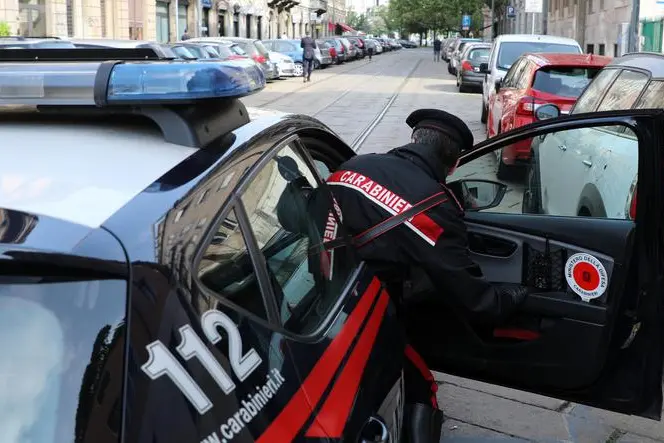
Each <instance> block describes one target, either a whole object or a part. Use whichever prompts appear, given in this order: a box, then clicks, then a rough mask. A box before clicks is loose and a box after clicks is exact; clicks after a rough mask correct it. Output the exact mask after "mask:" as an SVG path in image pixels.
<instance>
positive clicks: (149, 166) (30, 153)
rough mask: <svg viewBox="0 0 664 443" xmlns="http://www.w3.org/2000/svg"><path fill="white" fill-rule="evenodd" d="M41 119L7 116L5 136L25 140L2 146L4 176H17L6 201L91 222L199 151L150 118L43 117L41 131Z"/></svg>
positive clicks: (0, 198)
mask: <svg viewBox="0 0 664 443" xmlns="http://www.w3.org/2000/svg"><path fill="white" fill-rule="evenodd" d="M35 126H36V124H35V123H34V122H31V123H26V122H16V121H5V122H2V123H0V133H2V137H3V139H4V140H5V141H6V143H9V144H11V145H13V146H21V149H7V150H5V152H3V156H2V162H0V177H3V178H5V179H10V178H11V181H12V182H11V183H5V184H4V185H3V186H2V187H0V207H3V208H8V209H13V210H18V211H24V212H28V213H33V214H39V215H44V216H48V217H54V218H58V219H60V220H64V221H68V222H72V223H76V224H79V225H83V226H87V227H91V228H97V227H99V226H100V225H101V224H102V223H103V222H104V221H106V220H107V219H108V218H109V217H111V216H112V215H113V214H114V213H116V212H117V211H118V210H119V209H120V208H122V207H123V206H124V205H125V204H126V203H127V202H128V201H130V200H131V199H133V198H134V197H135V196H136V195H138V194H139V193H141V192H142V191H143V190H144V189H145V188H147V187H148V186H149V185H151V184H152V183H153V182H154V181H156V180H157V179H158V178H159V177H161V176H162V175H164V174H165V173H166V172H168V171H169V170H171V169H172V168H173V167H175V166H176V165H178V164H179V163H181V162H182V161H183V160H185V159H186V158H188V157H189V156H191V155H192V154H194V153H195V152H197V151H198V149H196V148H192V147H187V146H181V145H176V144H171V143H166V142H164V138H163V136H162V135H161V133H160V132H159V131H158V130H157V129H156V128H154V127H150V126H145V125H141V126H135V127H134V126H131V127H129V128H126V129H124V130H123V129H122V128H121V127H118V125H105V124H99V123H90V122H88V123H86V122H85V121H77V122H76V123H70V124H63V123H62V122H48V121H45V122H44V121H42V122H40V123H39V124H38V127H39V130H38V131H35V130H34V128H35ZM73 134H75V136H74V135H73ZM74 137H75V140H76V142H75V143H72V139H73V138H74ZM137 147H140V149H137ZM26 158H29V159H30V161H26Z"/></svg>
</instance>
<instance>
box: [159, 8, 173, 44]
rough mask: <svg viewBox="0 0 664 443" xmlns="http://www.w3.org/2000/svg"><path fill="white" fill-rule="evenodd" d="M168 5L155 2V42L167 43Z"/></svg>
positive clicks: (168, 37) (168, 35)
mask: <svg viewBox="0 0 664 443" xmlns="http://www.w3.org/2000/svg"><path fill="white" fill-rule="evenodd" d="M169 21H170V14H169V4H168V3H166V2H159V1H158V2H157V23H156V25H157V41H158V42H160V43H167V42H168V41H169V40H170V26H169V25H170V23H169Z"/></svg>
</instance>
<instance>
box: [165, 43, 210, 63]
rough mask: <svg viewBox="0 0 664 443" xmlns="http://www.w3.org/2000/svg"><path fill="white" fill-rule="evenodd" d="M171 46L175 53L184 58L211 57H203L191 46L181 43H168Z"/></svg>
mask: <svg viewBox="0 0 664 443" xmlns="http://www.w3.org/2000/svg"><path fill="white" fill-rule="evenodd" d="M167 46H168V47H169V48H171V49H172V50H173V52H175V55H177V56H178V58H180V59H182V60H198V59H201V58H205V59H207V58H209V57H201V56H200V55H199V54H198V53H197V52H195V50H193V49H192V48H191V47H190V46H189V47H188V46H185V45H182V44H179V43H173V44H168V45H167Z"/></svg>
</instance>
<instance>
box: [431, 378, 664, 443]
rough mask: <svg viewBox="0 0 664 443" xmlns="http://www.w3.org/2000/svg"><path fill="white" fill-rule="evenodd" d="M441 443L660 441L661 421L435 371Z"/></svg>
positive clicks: (662, 439)
mask: <svg viewBox="0 0 664 443" xmlns="http://www.w3.org/2000/svg"><path fill="white" fill-rule="evenodd" d="M435 375H436V380H437V381H438V383H439V390H438V402H439V404H440V405H441V406H442V408H443V410H444V411H445V416H446V418H447V419H446V421H445V423H443V436H442V439H441V443H485V442H491V443H502V442H505V443H521V442H544V443H554V442H571V443H661V442H664V423H661V422H656V421H652V420H647V419H644V418H640V417H632V416H627V415H621V414H615V413H610V412H605V411H602V410H598V409H595V408H591V407H588V406H583V405H578V404H574V403H568V402H563V401H560V400H556V399H553V398H548V397H542V396H540V395H534V394H529V393H526V392H522V391H516V390H513V389H507V388H503V387H500V386H494V385H490V384H486V383H481V382H476V381H472V380H467V379H463V378H459V377H454V376H451V375H447V374H440V373H436V374H435Z"/></svg>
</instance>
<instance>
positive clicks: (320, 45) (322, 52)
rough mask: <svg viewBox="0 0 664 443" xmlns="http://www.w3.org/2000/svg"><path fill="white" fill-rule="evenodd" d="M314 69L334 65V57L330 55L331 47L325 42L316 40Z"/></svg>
mask: <svg viewBox="0 0 664 443" xmlns="http://www.w3.org/2000/svg"><path fill="white" fill-rule="evenodd" d="M314 57H315V60H316V61H315V62H314V68H316V69H318V68H327V67H328V66H329V65H331V64H332V56H331V55H330V47H329V46H328V44H327V43H326V42H325V40H316V51H315V55H314Z"/></svg>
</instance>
